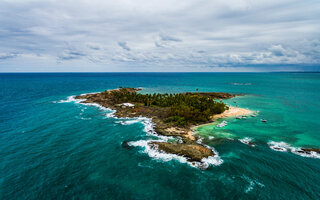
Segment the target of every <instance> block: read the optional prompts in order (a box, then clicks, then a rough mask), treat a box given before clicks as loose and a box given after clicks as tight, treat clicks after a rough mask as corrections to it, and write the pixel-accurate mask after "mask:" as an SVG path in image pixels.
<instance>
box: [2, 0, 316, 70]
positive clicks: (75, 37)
mask: <svg viewBox="0 0 320 200" xmlns="http://www.w3.org/2000/svg"><path fill="white" fill-rule="evenodd" d="M319 9H320V1H313V0H310V1H299V0H283V1H281V2H280V1H275V0H261V1H250V0H230V1H224V0H215V1H209V0H203V1H199V0H186V1H179V0H163V1H152V0H137V1H135V2H133V1H130V0H119V1H110V0H107V1H99V0H90V1H89V0H79V1H77V6H76V7H75V6H74V2H73V1H63V2H62V1H50V0H24V1H22V0H15V1H1V2H0V23H1V30H0V52H3V53H1V54H0V59H1V60H2V61H1V64H0V68H1V69H2V70H3V71H5V70H6V69H8V70H10V69H11V68H6V66H7V64H8V63H9V62H10V63H12V64H15V65H24V63H26V62H27V61H28V62H29V61H30V62H31V61H32V63H34V65H29V66H27V67H26V68H25V71H29V70H33V68H32V67H33V66H35V67H36V65H42V66H46V59H47V62H48V63H55V64H56V65H57V66H56V67H57V69H60V68H59V66H65V65H67V64H70V66H69V68H68V69H66V70H67V71H73V70H77V69H78V68H75V67H74V66H79V68H80V67H81V70H82V69H83V68H87V70H86V71H91V70H93V69H96V68H97V69H99V70H101V71H110V70H112V69H113V68H112V66H117V67H118V68H117V70H127V69H128V68H129V69H132V70H133V71H137V70H141V69H140V68H139V67H138V66H144V68H143V69H142V71H155V70H158V71H161V70H162V71H170V70H172V68H171V67H170V66H175V68H174V69H175V70H177V71H183V70H187V71H188V69H189V70H191V71H193V70H194V69H199V68H201V69H211V68H212V69H213V68H214V69H216V68H215V67H221V69H223V70H227V68H226V67H225V66H228V67H229V69H230V70H231V69H232V70H233V69H234V68H236V67H237V66H240V65H241V66H243V65H246V66H247V65H254V66H256V65H264V66H271V65H274V66H279V65H286V66H289V65H304V66H310V65H319V64H320V56H319V55H320V38H319V35H320V24H319V19H320V12H319ZM306 12H307V13H308V14H307V15H306ZM115 41H116V42H115ZM10 52H19V54H18V53H10ZM28 55H29V56H28ZM30 55H41V56H30ZM45 58H46V59H45ZM56 61H58V63H57V62H56ZM120 66H121V67H120ZM129 66H130V67H129ZM213 66H214V67H213ZM95 67H96V68H95ZM99 67H100V68H99ZM210 67H211V68H210ZM231 67H232V68H231ZM39 68H40V67H39ZM239 69H240V68H239ZM250 69H253V68H250ZM257 69H258V70H259V69H260V68H257ZM306 69H307V67H306ZM270 70H273V68H271V67H270Z"/></svg>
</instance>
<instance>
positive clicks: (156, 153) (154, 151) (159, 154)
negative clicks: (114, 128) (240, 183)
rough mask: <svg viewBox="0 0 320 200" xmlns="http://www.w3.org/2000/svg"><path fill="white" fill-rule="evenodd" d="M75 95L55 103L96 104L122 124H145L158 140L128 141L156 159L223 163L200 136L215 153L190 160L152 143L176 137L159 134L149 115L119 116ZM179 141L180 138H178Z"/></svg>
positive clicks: (199, 164) (203, 166)
mask: <svg viewBox="0 0 320 200" xmlns="http://www.w3.org/2000/svg"><path fill="white" fill-rule="evenodd" d="M88 94H94V93H88ZM83 95H87V94H81V96H83ZM75 97H76V96H75V95H72V96H69V97H68V98H67V99H66V100H60V101H57V102H54V103H68V102H75V103H79V104H83V105H88V106H95V107H98V108H99V109H101V110H104V111H109V113H107V114H106V117H108V118H109V117H112V118H116V119H119V120H121V121H119V122H118V123H120V124H122V125H131V124H134V123H142V124H143V125H144V129H143V131H144V132H146V134H147V135H148V136H154V137H157V138H158V140H139V141H131V142H128V145H129V146H135V147H143V148H145V149H144V151H143V152H144V153H147V154H148V155H149V156H150V157H152V158H155V159H160V160H163V161H170V160H172V159H175V160H178V161H179V162H181V163H188V164H189V165H190V166H192V167H196V168H200V169H207V168H208V167H209V166H210V165H221V164H222V163H223V160H222V159H221V158H220V156H219V155H218V152H216V151H215V150H214V149H213V148H212V147H210V146H206V145H204V144H202V140H203V139H202V138H199V139H198V140H197V143H199V144H201V145H204V146H206V147H207V148H209V149H211V150H212V151H213V153H214V156H209V157H208V158H203V159H202V160H201V162H190V161H188V160H187V158H186V157H184V156H180V155H176V154H170V153H166V152H164V151H161V150H159V149H158V148H156V147H155V146H156V145H150V144H149V143H150V142H153V141H157V142H167V141H168V140H169V139H174V137H171V136H162V135H159V134H158V133H157V132H156V131H155V130H154V123H153V122H152V119H150V118H147V117H136V118H118V117H116V116H115V115H114V113H115V112H116V111H115V110H112V109H110V108H106V107H104V106H101V105H100V104H97V103H82V102H83V101H86V99H76V98H75ZM82 119H83V120H87V119H85V118H82ZM178 141H179V138H178Z"/></svg>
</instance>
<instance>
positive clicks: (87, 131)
mask: <svg viewBox="0 0 320 200" xmlns="http://www.w3.org/2000/svg"><path fill="white" fill-rule="evenodd" d="M119 86H124V87H142V88H143V90H142V93H148V92H172V93H174V92H185V91H195V90H196V88H198V89H199V91H220V92H232V93H242V94H245V95H244V96H240V97H237V98H235V99H231V100H226V103H228V104H230V105H233V106H236V105H238V106H239V107H243V108H248V109H251V110H254V111H258V110H259V111H260V112H259V113H258V115H257V116H256V117H248V118H247V119H235V118H230V119H226V121H227V122H228V123H227V125H226V126H224V127H222V128H219V127H216V125H215V124H213V125H210V126H203V127H200V128H199V129H198V130H197V131H198V134H199V135H200V136H202V137H203V142H204V143H205V144H207V145H209V146H210V147H212V148H214V149H215V150H216V151H217V152H218V153H219V156H220V159H221V160H222V163H221V164H219V163H216V164H217V165H211V166H210V167H209V168H208V169H207V170H199V169H197V168H194V167H191V166H190V165H188V164H186V163H181V160H180V159H171V157H170V156H166V157H160V158H159V157H156V156H154V157H151V158H150V157H149V154H148V152H147V153H146V149H145V148H144V147H141V146H143V145H140V146H139V145H136V146H131V147H130V146H129V147H127V148H123V147H122V145H121V144H122V142H123V141H128V142H130V141H133V142H136V141H140V142H143V141H146V140H151V139H153V140H154V139H158V138H156V137H154V136H152V135H150V127H148V125H150V124H149V123H147V122H146V121H144V120H135V121H133V120H123V119H115V118H112V117H109V115H108V113H110V112H111V111H110V110H106V109H101V108H99V107H96V106H90V105H83V104H79V103H76V102H74V101H71V99H69V100H68V97H70V96H71V95H79V94H83V93H91V92H99V91H103V90H106V89H113V88H118V87H119ZM319 88H320V74H318V73H52V74H0V100H1V101H0V102H1V104H0V155H1V160H0V199H146V198H156V199H177V198H181V199H182V198H183V199H223V198H228V199H232V198H233V199H256V198H259V199H289V198H291V199H319V198H320V196H319V193H320V186H319V184H318V181H319V180H320V173H319V172H320V159H318V158H308V157H303V156H300V155H297V154H295V153H294V152H291V149H294V148H295V147H317V148H320V129H319V125H320V93H319ZM61 100H67V101H65V102H61ZM233 101H236V103H234V102H233ZM261 119H266V120H267V123H263V122H261V121H260V120H261ZM146 125H147V127H146ZM246 137H248V138H250V139H251V140H252V141H253V142H255V144H256V146H255V147H251V146H249V145H247V144H244V143H242V142H240V141H239V139H244V138H246ZM273 144H276V145H280V146H282V147H283V146H285V147H286V148H287V149H289V151H286V152H280V151H275V150H273V149H271V148H270V146H272V145H273Z"/></svg>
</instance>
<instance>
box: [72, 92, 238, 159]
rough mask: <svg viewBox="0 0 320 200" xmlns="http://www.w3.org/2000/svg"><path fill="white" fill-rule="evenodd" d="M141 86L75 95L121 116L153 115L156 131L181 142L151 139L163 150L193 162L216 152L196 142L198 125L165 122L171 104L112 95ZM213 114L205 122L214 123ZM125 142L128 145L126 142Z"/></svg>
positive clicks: (213, 96) (215, 96) (224, 95)
mask: <svg viewBox="0 0 320 200" xmlns="http://www.w3.org/2000/svg"><path fill="white" fill-rule="evenodd" d="M139 90H141V89H137V88H121V89H114V90H107V91H104V92H100V93H94V94H86V95H80V96H76V97H75V98H76V99H83V100H84V101H82V103H97V104H99V105H101V106H103V107H106V108H111V109H113V110H115V111H116V112H115V113H114V116H116V117H119V118H135V117H147V118H150V119H152V122H153V123H154V130H155V131H156V133H157V134H160V135H164V136H173V137H178V138H179V141H180V142H177V143H169V142H150V145H151V146H152V147H154V148H157V149H158V150H160V151H163V152H166V153H170V154H176V155H179V156H183V157H185V158H186V159H187V160H188V161H190V162H201V160H202V159H203V158H208V157H210V156H214V155H215V153H214V151H213V150H212V149H210V148H208V147H206V146H205V145H202V144H199V143H197V139H198V138H197V136H196V135H194V134H193V127H195V126H196V125H203V124H204V123H202V124H196V125H187V126H175V125H173V124H172V123H168V122H165V119H166V118H167V114H166V113H168V108H166V107H156V106H145V105H142V104H141V103H137V102H129V101H128V102H125V103H122V102H116V101H115V100H114V99H113V98H112V97H113V95H112V94H114V93H118V92H123V91H125V92H129V93H136V92H137V91H139ZM182 94H184V95H201V96H205V97H207V98H211V99H213V100H214V99H218V100H221V99H227V98H232V97H234V96H235V95H233V94H228V93H213V92H212V93H182ZM213 120H214V118H213V117H212V119H210V120H209V121H208V122H206V123H212V122H213ZM124 146H126V145H124Z"/></svg>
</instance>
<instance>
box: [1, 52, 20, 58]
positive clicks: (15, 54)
mask: <svg viewBox="0 0 320 200" xmlns="http://www.w3.org/2000/svg"><path fill="white" fill-rule="evenodd" d="M17 56H18V54H17V53H0V60H6V59H10V58H15V57H17Z"/></svg>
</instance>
